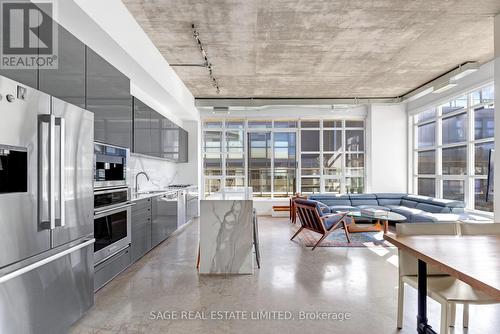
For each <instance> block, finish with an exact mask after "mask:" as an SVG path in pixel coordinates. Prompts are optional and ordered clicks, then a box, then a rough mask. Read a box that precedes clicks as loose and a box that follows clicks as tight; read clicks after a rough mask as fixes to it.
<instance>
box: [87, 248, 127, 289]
mask: <svg viewBox="0 0 500 334" xmlns="http://www.w3.org/2000/svg"><path fill="white" fill-rule="evenodd" d="M130 264H131V257H130V247H127V248H126V249H124V250H122V251H120V252H118V253H117V254H116V255H113V256H112V257H111V258H109V259H107V260H106V261H104V262H101V263H99V264H98V265H97V266H96V267H95V269H94V270H95V271H94V291H97V290H99V289H100V288H102V287H103V286H105V285H106V284H107V283H108V282H110V281H111V280H112V279H113V278H115V277H116V276H117V275H118V274H119V273H121V272H122V271H124V270H125V269H127V268H128V266H130Z"/></svg>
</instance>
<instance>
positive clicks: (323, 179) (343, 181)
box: [201, 117, 367, 199]
mask: <svg viewBox="0 0 500 334" xmlns="http://www.w3.org/2000/svg"><path fill="white" fill-rule="evenodd" d="M332 120H335V121H339V124H340V125H341V126H338V124H337V123H335V124H334V126H333V127H325V126H324V121H332ZM227 121H234V120H233V119H232V118H221V119H205V120H202V122H201V133H202V145H201V147H202V157H204V156H205V151H204V148H205V146H204V140H205V132H210V131H221V133H222V149H221V158H222V168H223V170H222V175H221V176H207V175H205V173H204V172H203V173H202V180H203V181H202V185H203V187H205V180H206V179H220V182H221V187H224V186H225V184H226V180H227V179H234V178H235V177H234V176H232V175H226V174H227V173H226V167H227V164H226V158H227V153H228V150H227V147H226V146H227V137H226V133H227V132H235V131H243V138H244V139H243V140H244V146H243V150H244V152H243V155H244V157H245V167H244V168H245V173H244V183H243V184H244V186H245V187H248V186H249V184H248V182H249V179H248V178H249V175H248V163H249V162H248V149H249V147H248V134H249V133H255V132H257V133H262V132H270V133H271V138H270V140H271V150H272V156H271V167H270V168H271V194H270V196H269V197H263V198H271V199H282V198H283V196H279V195H278V196H275V189H274V186H275V184H274V183H275V165H274V158H275V156H274V145H275V133H295V141H296V143H295V156H296V159H297V164H296V171H295V178H296V181H295V187H296V189H294V193H295V192H301V193H302V182H301V181H302V178H319V180H320V188H319V192H320V193H324V192H325V188H326V183H327V182H328V181H327V180H337V181H338V182H339V183H340V193H345V192H346V190H347V180H348V178H350V177H360V178H362V184H363V187H362V188H363V189H366V184H367V181H366V180H367V154H366V152H367V150H366V145H367V143H366V118H365V117H362V118H360V117H352V118H350V117H343V118H334V119H331V118H327V119H322V118H310V119H309V118H307V119H291V118H283V119H280V118H276V119H272V120H269V119H268V118H267V119H259V118H250V117H248V118H244V119H243V120H242V119H241V118H240V119H238V121H243V124H244V126H243V128H238V129H236V128H227V127H226V122H227ZM252 121H271V123H272V126H271V127H270V128H253V127H249V126H248V124H249V122H252ZM284 121H288V122H296V127H289V128H286V127H275V122H284ZM302 121H304V122H310V121H318V122H319V127H317V128H310V127H306V128H302ZM348 121H360V122H362V127H361V126H359V127H358V126H356V127H354V126H353V127H347V126H346V122H348ZM205 122H209V123H211V124H213V123H214V122H220V124H221V127H220V128H214V127H209V128H205ZM302 130H306V131H307V130H318V131H319V148H320V150H319V151H314V152H312V151H311V152H302V146H301V145H302V141H301V140H302V138H301V133H302ZM325 130H326V131H329V130H338V131H341V140H342V145H341V148H340V149H339V150H338V151H323V146H324V142H323V138H324V131H325ZM348 130H361V131H362V133H363V134H362V140H363V150H361V151H360V150H358V151H348V152H347V151H346V131H348ZM302 154H319V175H304V176H303V175H302ZM325 154H340V155H341V171H340V174H339V175H327V174H324V169H325V167H324V155H325ZM346 154H363V171H362V173H360V174H347V167H346ZM236 178H243V177H236ZM203 193H204V194H206V193H205V189H203ZM277 194H278V193H277ZM206 195H207V194H206ZM254 196H255V194H254ZM257 198H260V197H257Z"/></svg>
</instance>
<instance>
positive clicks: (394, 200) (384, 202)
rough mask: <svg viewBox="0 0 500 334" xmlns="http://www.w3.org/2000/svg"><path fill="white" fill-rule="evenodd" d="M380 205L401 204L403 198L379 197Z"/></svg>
mask: <svg viewBox="0 0 500 334" xmlns="http://www.w3.org/2000/svg"><path fill="white" fill-rule="evenodd" d="M377 202H378V205H400V204H401V198H379V199H377Z"/></svg>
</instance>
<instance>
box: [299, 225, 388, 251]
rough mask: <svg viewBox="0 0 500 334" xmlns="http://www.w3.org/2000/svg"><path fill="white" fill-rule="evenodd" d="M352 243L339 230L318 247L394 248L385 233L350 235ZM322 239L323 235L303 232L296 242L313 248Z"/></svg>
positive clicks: (307, 231)
mask: <svg viewBox="0 0 500 334" xmlns="http://www.w3.org/2000/svg"><path fill="white" fill-rule="evenodd" d="M349 237H350V238H351V242H350V243H349V242H347V239H346V237H345V233H344V230H341V229H338V230H335V231H333V232H332V233H330V235H328V236H327V237H326V238H325V240H323V241H322V242H321V243H320V244H319V245H318V247H394V246H393V245H391V244H390V243H388V242H387V241H385V240H384V233H383V232H358V233H349ZM319 238H321V234H319V233H316V232H312V231H309V230H305V229H304V230H302V232H300V234H299V235H298V236H296V237H295V239H294V240H298V242H300V243H302V244H303V245H305V246H306V247H313V246H314V245H315V244H316V242H318V240H319Z"/></svg>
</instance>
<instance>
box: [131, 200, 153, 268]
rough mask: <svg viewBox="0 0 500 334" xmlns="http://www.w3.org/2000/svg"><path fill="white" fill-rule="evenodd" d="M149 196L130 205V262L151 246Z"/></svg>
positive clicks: (142, 254) (138, 257)
mask: <svg viewBox="0 0 500 334" xmlns="http://www.w3.org/2000/svg"><path fill="white" fill-rule="evenodd" d="M151 221H152V219H151V198H147V199H144V200H141V201H137V202H136V205H135V206H133V207H132V224H131V225H132V236H131V237H132V244H131V246H130V248H131V251H132V262H135V261H137V260H139V259H140V258H141V257H143V256H144V254H146V253H147V252H149V251H150V250H151V248H152V244H151V237H152V233H151Z"/></svg>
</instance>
